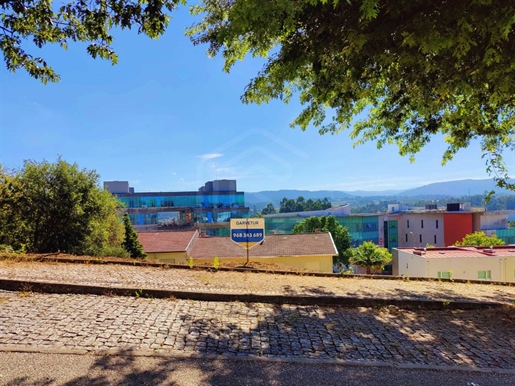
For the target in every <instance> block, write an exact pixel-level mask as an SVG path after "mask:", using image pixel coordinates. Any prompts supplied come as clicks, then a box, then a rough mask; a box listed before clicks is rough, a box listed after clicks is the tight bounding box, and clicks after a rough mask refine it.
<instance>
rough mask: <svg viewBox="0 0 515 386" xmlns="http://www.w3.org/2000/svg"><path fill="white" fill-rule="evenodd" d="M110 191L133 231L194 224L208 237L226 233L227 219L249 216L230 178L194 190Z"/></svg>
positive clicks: (185, 226) (109, 183) (240, 194)
mask: <svg viewBox="0 0 515 386" xmlns="http://www.w3.org/2000/svg"><path fill="white" fill-rule="evenodd" d="M117 183H118V182H117V181H113V182H107V183H104V186H107V187H108V188H109V186H117V187H119V186H120V184H119V183H118V184H117ZM121 186H125V185H123V184H122V185H121ZM126 186H127V187H128V183H127V184H126ZM111 193H113V194H115V195H116V196H117V198H118V199H119V200H120V201H121V202H122V203H123V204H124V205H125V207H126V210H127V212H128V214H129V217H130V219H131V223H132V224H133V225H134V227H135V228H136V230H157V229H163V230H175V229H185V228H188V227H197V228H200V229H202V230H203V231H204V232H206V234H208V235H211V236H226V235H229V233H230V232H229V222H230V219H231V218H247V217H249V208H248V207H245V194H244V193H243V192H238V191H236V181H234V180H217V181H209V182H207V183H206V184H205V186H204V187H202V188H200V189H199V190H198V191H196V192H195V191H193V192H141V193H140V192H134V191H133V190H132V188H130V190H128V191H112V192H111Z"/></svg>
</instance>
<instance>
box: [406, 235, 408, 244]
mask: <svg viewBox="0 0 515 386" xmlns="http://www.w3.org/2000/svg"><path fill="white" fill-rule="evenodd" d="M406 242H408V234H407V233H406Z"/></svg>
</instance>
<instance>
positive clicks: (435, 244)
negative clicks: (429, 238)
mask: <svg viewBox="0 0 515 386" xmlns="http://www.w3.org/2000/svg"><path fill="white" fill-rule="evenodd" d="M435 247H436V235H435Z"/></svg>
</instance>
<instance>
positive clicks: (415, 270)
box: [392, 249, 428, 277]
mask: <svg viewBox="0 0 515 386" xmlns="http://www.w3.org/2000/svg"><path fill="white" fill-rule="evenodd" d="M392 255H394V257H395V258H392V275H394V276H405V277H428V276H427V275H426V264H425V261H424V259H423V258H421V257H420V256H418V255H414V254H412V253H409V252H405V251H402V250H398V249H394V253H393V254H392Z"/></svg>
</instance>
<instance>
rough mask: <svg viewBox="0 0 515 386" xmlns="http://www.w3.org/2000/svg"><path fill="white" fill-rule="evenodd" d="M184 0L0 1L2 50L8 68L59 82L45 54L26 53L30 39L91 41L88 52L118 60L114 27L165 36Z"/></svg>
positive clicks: (64, 45)
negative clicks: (173, 15) (114, 42)
mask: <svg viewBox="0 0 515 386" xmlns="http://www.w3.org/2000/svg"><path fill="white" fill-rule="evenodd" d="M180 3H183V4H184V3H185V0H148V1H146V0H123V1H118V0H91V1H83V0H71V1H68V2H66V1H65V2H62V3H61V2H59V3H58V4H56V3H53V2H52V1H50V0H0V50H1V51H2V53H3V56H4V59H5V64H6V66H7V69H8V70H11V71H13V72H14V71H16V70H18V69H20V68H22V69H25V70H26V71H27V72H28V73H29V74H30V75H31V76H33V77H34V78H36V79H40V80H41V81H42V82H43V83H46V82H48V81H50V82H56V81H58V80H59V75H57V74H56V73H55V72H54V70H53V69H52V68H51V67H50V66H49V65H48V64H47V63H46V61H45V60H44V59H43V58H41V57H35V56H34V55H33V54H31V53H29V52H27V51H26V48H25V47H26V46H27V45H29V44H28V42H29V41H31V42H32V43H34V45H35V46H36V47H38V48H41V47H43V46H44V45H45V44H48V43H51V44H59V46H61V47H62V48H64V49H66V48H67V47H68V44H69V42H77V41H78V42H86V43H88V46H87V52H88V54H89V55H91V56H92V57H93V58H96V57H99V58H103V59H107V60H110V61H111V63H113V64H116V62H117V61H118V57H117V55H116V53H115V52H114V51H113V49H112V47H111V44H112V42H113V35H112V31H113V29H126V28H129V29H130V28H135V29H137V31H138V33H143V34H145V35H148V36H149V37H151V38H157V37H159V36H160V35H162V34H163V33H164V31H165V29H166V27H167V26H168V23H169V21H170V15H169V14H168V13H167V12H171V11H173V10H174V9H175V8H176V7H177V6H178V5H179V4H180Z"/></svg>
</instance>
